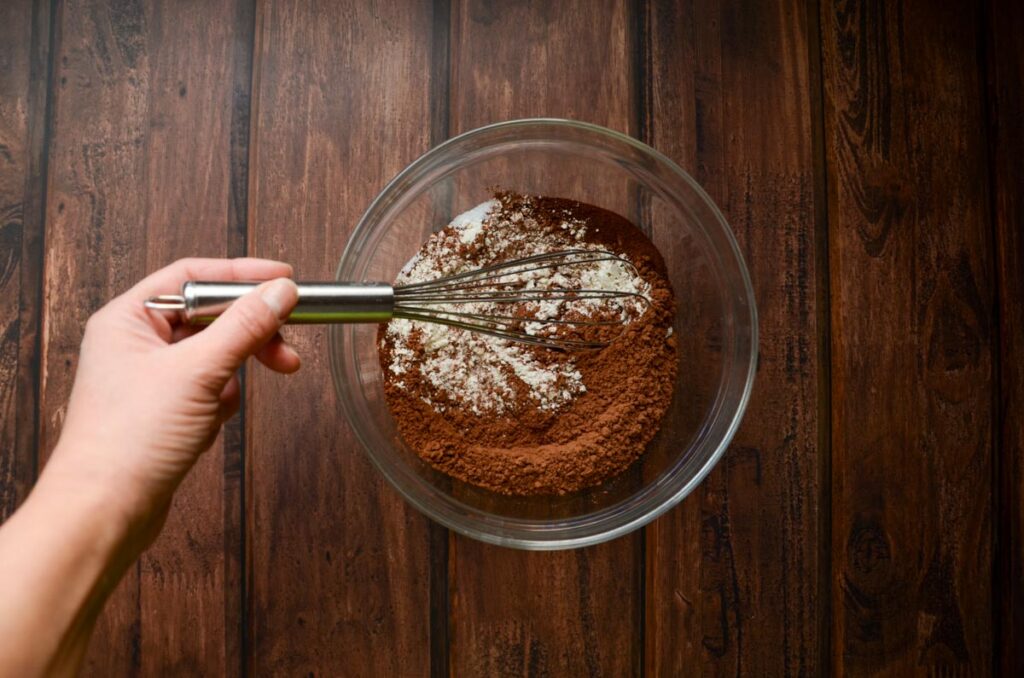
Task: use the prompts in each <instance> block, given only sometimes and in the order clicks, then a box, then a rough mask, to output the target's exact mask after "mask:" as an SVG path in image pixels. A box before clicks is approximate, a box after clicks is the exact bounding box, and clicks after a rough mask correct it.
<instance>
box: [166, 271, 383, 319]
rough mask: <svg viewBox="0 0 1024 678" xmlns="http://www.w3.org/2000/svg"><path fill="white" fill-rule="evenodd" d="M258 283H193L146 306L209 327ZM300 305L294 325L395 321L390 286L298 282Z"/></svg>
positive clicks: (295, 310) (295, 313)
mask: <svg viewBox="0 0 1024 678" xmlns="http://www.w3.org/2000/svg"><path fill="white" fill-rule="evenodd" d="M258 285H259V283H257V282H204V281H193V280H190V281H188V282H186V283H185V284H183V285H182V286H181V294H180V295H179V294H163V295H160V296H158V297H152V298H151V299H147V300H146V307H147V308H152V309H157V310H164V311H178V312H180V313H181V315H182V318H183V319H184V320H185V322H187V323H189V324H191V325H208V324H210V323H211V322H213V320H214V319H215V318H216V317H217V316H219V315H220V314H221V313H223V312H224V311H225V310H227V308H228V306H230V305H231V303H232V302H234V301H235V300H236V299H238V298H239V297H241V296H242V295H243V294H246V293H247V292H251V291H252V290H253V289H255V288H256V287H257V286H258ZM296 285H298V288H299V302H298V304H296V306H295V309H294V310H293V311H292V313H291V315H290V316H289V317H288V323H290V324H314V323H376V322H382V321H385V320H388V319H390V318H391V316H392V314H393V313H394V309H395V289H394V288H393V287H392V286H391V285H388V284H386V283H339V282H297V283H296Z"/></svg>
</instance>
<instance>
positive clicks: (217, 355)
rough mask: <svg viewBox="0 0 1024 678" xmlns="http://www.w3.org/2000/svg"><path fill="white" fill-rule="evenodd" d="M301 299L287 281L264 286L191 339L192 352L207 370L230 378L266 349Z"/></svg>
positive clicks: (247, 295)
mask: <svg viewBox="0 0 1024 678" xmlns="http://www.w3.org/2000/svg"><path fill="white" fill-rule="evenodd" d="M298 299H299V289H298V288H297V287H296V286H295V283H294V282H292V281H291V280H289V279H287V278H278V279H277V280H270V281H268V282H265V283H263V284H262V285H260V286H259V287H257V288H256V289H254V290H253V291H252V292H249V293H248V294H246V295H244V296H242V297H240V298H238V299H237V300H236V301H235V302H234V303H233V304H231V306H229V307H228V309H227V310H226V311H224V313H223V314H221V316H220V317H218V318H217V319H216V320H214V321H213V323H212V324H211V325H210V326H209V327H207V328H206V329H204V330H203V331H202V332H200V333H199V334H197V335H195V336H194V337H192V339H191V342H190V343H191V344H192V347H191V348H192V350H193V351H195V355H198V356H199V359H200V360H202V361H203V367H204V368H207V369H213V370H217V371H218V372H220V371H223V373H224V374H227V375H228V376H229V377H230V375H231V374H232V373H234V371H235V370H237V369H238V368H239V367H241V366H242V363H244V362H245V359H246V358H248V357H249V356H250V355H252V354H253V353H255V352H256V351H258V350H259V349H260V348H262V347H263V346H264V344H266V343H267V342H268V341H270V339H271V338H272V337H273V336H274V334H275V333H276V332H277V331H278V330H279V329H280V328H281V325H282V324H284V321H285V319H287V318H288V314H289V313H291V311H292V309H293V308H294V307H295V304H296V302H297V301H298Z"/></svg>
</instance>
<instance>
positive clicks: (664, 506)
mask: <svg viewBox="0 0 1024 678" xmlns="http://www.w3.org/2000/svg"><path fill="white" fill-rule="evenodd" d="M531 127H556V128H557V127H564V128H570V129H575V130H580V131H584V132H587V133H591V134H594V135H597V136H599V137H607V138H610V139H612V140H614V141H617V142H620V143H623V144H625V145H627V146H630V147H632V148H633V149H634V150H636V151H639V152H640V153H641V154H643V155H646V156H650V157H651V158H653V159H654V160H656V161H657V162H658V163H660V164H662V165H664V166H665V167H666V168H667V169H668V170H669V171H671V172H672V173H674V174H676V175H678V177H679V178H680V179H682V180H683V181H684V182H685V183H686V184H688V185H689V187H690V189H691V190H693V191H694V193H695V195H696V196H697V197H698V198H699V199H700V200H701V201H702V202H703V203H704V204H705V205H706V206H707V207H708V208H709V209H710V211H711V213H712V215H713V216H714V217H715V220H716V221H717V222H718V224H719V225H720V227H721V230H722V235H724V237H725V240H726V242H727V244H728V250H729V253H730V254H731V255H732V257H733V259H734V261H735V263H736V267H737V269H738V272H739V274H740V275H739V277H740V280H741V282H742V288H743V297H744V299H745V302H746V304H745V305H746V308H747V309H748V311H749V315H750V318H749V321H750V336H749V342H750V357H749V363H748V365H747V370H746V375H745V377H744V385H743V390H742V393H741V394H740V398H739V402H738V403H737V406H736V410H735V412H734V413H733V414H732V418H731V420H730V421H729V423H728V425H727V426H726V428H725V432H724V435H723V436H722V438H721V440H719V442H718V443H717V445H716V447H715V449H714V450H713V451H712V453H711V454H710V455H708V457H707V458H706V459H705V461H704V462H703V464H701V466H700V468H699V469H698V470H697V472H696V473H694V474H693V476H691V477H690V478H689V479H688V480H687V481H686V482H685V483H684V484H683V485H682V486H681V487H679V488H678V489H677V490H676V491H675V492H673V493H672V494H671V495H669V496H667V497H665V498H663V499H662V500H661V501H660V502H659V503H658V504H656V505H655V506H653V507H651V508H649V509H648V510H646V511H644V512H643V513H640V514H638V515H636V516H635V517H632V518H630V519H629V520H627V521H625V522H623V523H621V524H619V525H614V526H612V527H609V528H607V529H602V530H601V531H599V532H596V533H591V534H582V535H569V536H556V537H554V538H543V535H544V534H545V533H543V532H529V533H527V534H524V533H523V530H522V529H519V530H513V531H515V532H516V533H517V534H516V536H508V535H507V534H497V533H495V532H492V531H487V528H486V526H485V525H483V524H480V523H478V529H473V527H470V526H467V525H463V524H461V523H459V522H458V521H457V520H454V519H452V518H451V517H449V516H448V515H447V514H446V513H445V512H443V511H440V510H438V508H437V507H435V506H433V505H430V504H429V503H428V502H425V501H421V500H420V497H418V496H415V495H414V494H412V493H409V492H407V491H406V490H405V489H404V488H403V486H402V484H401V483H400V482H398V478H397V477H396V476H395V475H394V474H393V473H392V471H391V469H390V468H388V466H387V465H386V464H384V463H383V462H382V460H380V459H378V457H377V454H376V452H375V450H374V447H373V445H372V444H371V442H370V441H369V440H367V439H366V438H365V437H364V435H363V432H362V431H361V430H360V426H359V425H358V424H356V423H355V420H356V416H355V414H356V413H354V412H353V411H351V410H350V405H349V403H348V402H347V399H346V398H345V397H343V396H341V393H342V390H343V379H342V374H341V371H342V369H343V367H342V365H340V364H339V360H340V358H339V357H338V355H336V354H338V353H340V352H339V351H335V350H333V348H334V347H335V346H336V345H338V344H339V343H340V344H345V340H344V336H343V335H342V331H343V330H344V327H345V326H342V325H334V326H332V327H331V328H330V332H329V335H328V347H327V348H328V350H327V353H328V356H329V359H330V366H331V375H332V378H333V379H332V380H333V382H334V387H335V392H336V394H338V395H339V397H338V401H339V402H340V405H341V410H342V412H343V413H344V414H345V418H346V420H347V421H348V423H349V426H350V428H351V429H352V431H353V433H354V434H355V437H356V438H357V439H358V440H359V443H360V445H361V446H362V448H363V450H364V451H365V453H366V455H367V456H368V457H369V458H370V461H371V463H372V464H373V465H374V467H376V468H377V470H378V471H379V472H380V473H381V474H382V475H383V476H384V477H385V479H386V480H387V481H388V484H390V485H391V486H392V487H393V488H394V489H395V490H396V491H397V492H398V494H399V495H400V496H401V497H402V498H403V499H404V500H405V501H407V502H409V503H410V504H411V505H412V506H414V507H415V508H416V509H417V510H419V511H420V512H421V513H423V514H424V515H426V516H427V517H429V518H430V519H432V520H434V521H436V522H438V523H439V524H441V525H443V526H444V527H447V528H448V529H451V530H454V531H455V532H457V533H459V534H462V535H464V536H467V537H470V538H472V539H476V540H478V541H482V542H485V543H490V544H495V545H499V546H506V547H512V548H518V549H525V550H536V551H548V550H561V549H570V548H578V547H582V546H590V545H594V544H599V543H602V542H605V541H610V540H612V539H615V538H617V537H620V536H622V535H625V534H627V533H629V532H632V531H633V530H636V529H639V528H640V527H643V526H644V525H647V524H648V523H650V522H652V521H654V520H655V519H657V518H658V517H660V516H661V515H663V514H665V513H666V512H667V511H668V510H670V509H671V508H673V507H675V506H676V505H677V504H679V503H680V502H681V501H682V500H683V499H684V498H685V497H686V496H687V495H689V494H690V493H691V492H692V491H693V490H694V489H695V488H696V487H697V486H698V485H700V483H701V482H703V481H704V479H705V478H706V477H707V475H708V474H709V473H710V472H711V469H713V468H714V467H715V465H716V464H717V463H718V462H719V460H720V459H721V457H722V456H723V455H724V454H725V451H726V449H727V448H728V447H729V445H730V444H731V442H732V439H733V437H734V436H735V434H736V431H737V430H738V428H739V426H740V423H741V422H742V420H743V416H744V414H745V413H746V409H747V405H748V404H749V401H750V394H751V392H752V390H753V386H754V379H755V376H756V372H757V363H758V358H759V343H758V330H759V328H758V312H757V302H756V299H755V296H754V289H753V285H752V283H751V280H750V273H749V271H748V269H747V265H746V261H745V260H744V258H743V254H742V252H741V251H740V247H739V243H738V242H737V241H736V237H735V235H734V233H733V231H732V228H731V227H730V226H729V222H728V221H727V220H726V219H725V216H724V215H723V214H722V212H721V210H720V209H719V208H718V205H717V204H716V203H715V201H714V200H712V199H711V196H709V195H708V194H707V192H706V191H705V190H704V189H703V188H702V187H701V186H700V184H698V183H697V181H696V180H695V179H694V178H693V177H691V176H690V174H689V173H688V172H686V170H684V169H683V168H682V167H680V166H679V165H678V164H677V163H676V162H675V161H674V160H672V159H671V158H669V157H668V156H666V155H665V154H663V153H661V152H660V151H658V150H657V149H655V148H653V147H651V146H649V145H647V144H645V143H643V142H642V141H639V140H637V139H634V138H633V137H631V136H629V135H627V134H623V133H622V132H618V131H616V130H613V129H609V128H607V127H603V126H600V125H595V124H593V123H588V122H582V121H577V120H569V119H564V118H519V119H514V120H505V121H501V122H496V123H492V124H488V125H484V126H482V127H477V128H474V129H471V130H468V131H466V132H463V133H461V134H458V135H456V136H453V137H451V138H450V139H447V140H446V141H444V142H442V143H440V144H437V145H436V146H433V147H431V148H430V149H428V150H427V151H426V152H424V153H423V154H421V155H420V156H419V157H418V158H416V159H415V160H414V161H412V162H411V163H409V164H408V165H407V166H406V167H405V168H404V169H402V171H400V172H399V173H398V174H396V175H395V176H394V177H393V178H392V179H391V180H390V181H388V182H387V184H386V185H385V186H384V188H383V189H381V190H380V192H378V193H377V195H376V196H375V197H374V199H373V201H372V202H371V203H370V204H369V205H368V206H367V208H366V210H365V211H364V212H363V214H362V216H361V217H360V219H359V221H358V222H357V223H356V225H355V227H354V228H353V230H352V233H351V234H350V236H349V238H348V241H347V243H346V245H345V248H344V250H343V251H342V255H341V258H340V259H339V261H338V267H337V269H336V275H335V277H336V278H338V279H340V276H341V274H342V269H343V268H344V267H345V264H346V262H347V261H348V259H349V256H350V255H352V253H353V252H354V251H355V250H357V249H361V247H362V245H363V244H364V242H365V239H366V238H367V237H368V235H369V232H368V230H367V223H368V221H369V219H370V218H371V217H372V216H374V215H375V213H376V212H377V211H378V210H379V209H380V208H381V206H382V204H383V203H384V201H385V200H390V199H391V194H392V192H393V191H394V190H395V188H396V186H399V185H401V184H402V183H404V181H405V180H406V179H407V178H408V177H409V176H411V175H414V174H415V173H417V172H418V171H420V170H421V169H422V168H423V167H424V166H425V165H428V164H430V163H431V162H432V161H433V160H434V159H435V158H436V157H437V156H439V155H442V154H444V153H445V152H447V151H448V150H449V149H450V148H452V147H453V146H458V145H460V144H463V143H465V142H466V141H467V140H470V139H473V138H475V137H477V136H483V135H488V134H493V133H495V132H498V131H504V130H509V129H516V128H531ZM537 522H540V521H537ZM569 529H572V528H569ZM538 537H541V538H538Z"/></svg>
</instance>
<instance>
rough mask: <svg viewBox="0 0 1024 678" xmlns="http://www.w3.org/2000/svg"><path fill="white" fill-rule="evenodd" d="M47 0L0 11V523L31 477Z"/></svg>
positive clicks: (23, 0) (27, 0) (28, 0)
mask: <svg viewBox="0 0 1024 678" xmlns="http://www.w3.org/2000/svg"><path fill="white" fill-rule="evenodd" d="M49 36H50V7H49V3H46V2H41V1H33V0H15V1H13V2H8V3H4V5H3V7H2V8H0V64H3V68H0V523H2V522H3V521H4V520H5V519H6V518H7V517H8V516H10V515H11V513H13V512H14V509H15V508H17V506H18V505H19V504H20V503H21V501H22V500H23V499H24V498H25V496H26V495H27V494H28V491H29V488H30V487H31V486H32V483H33V482H34V480H35V469H36V435H37V434H36V430H37V427H36V424H37V417H36V408H37V406H38V383H39V343H38V336H39V304H40V283H41V280H42V269H43V253H42V248H41V245H42V237H43V208H42V201H43V194H44V186H45V179H44V177H43V172H44V170H43V168H44V167H45V160H44V155H45V153H46V147H45V128H46V103H47V79H48V77H49V72H48V65H49V47H50V39H49Z"/></svg>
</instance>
